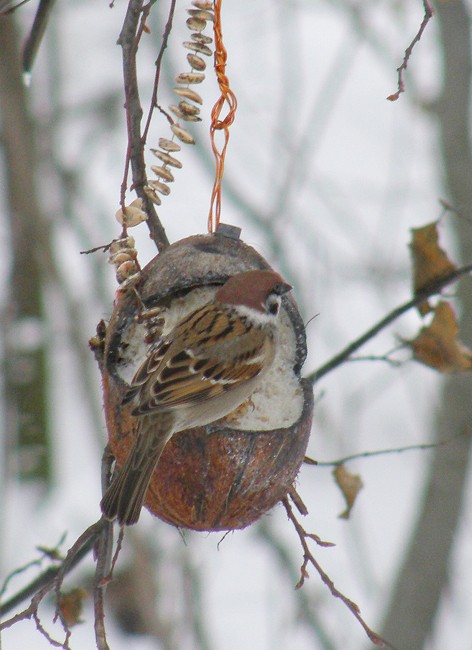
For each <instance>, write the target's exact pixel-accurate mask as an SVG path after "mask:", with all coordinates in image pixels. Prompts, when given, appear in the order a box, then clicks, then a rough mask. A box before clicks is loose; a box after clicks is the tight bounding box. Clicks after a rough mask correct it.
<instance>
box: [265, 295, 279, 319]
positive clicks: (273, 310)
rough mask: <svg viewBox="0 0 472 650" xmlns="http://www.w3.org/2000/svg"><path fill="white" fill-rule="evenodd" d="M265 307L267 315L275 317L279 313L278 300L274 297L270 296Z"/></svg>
mask: <svg viewBox="0 0 472 650" xmlns="http://www.w3.org/2000/svg"><path fill="white" fill-rule="evenodd" d="M266 307H267V311H268V313H269V314H272V316H277V314H278V313H279V307H280V299H279V298H276V297H275V296H270V297H269V299H268V300H267V304H266Z"/></svg>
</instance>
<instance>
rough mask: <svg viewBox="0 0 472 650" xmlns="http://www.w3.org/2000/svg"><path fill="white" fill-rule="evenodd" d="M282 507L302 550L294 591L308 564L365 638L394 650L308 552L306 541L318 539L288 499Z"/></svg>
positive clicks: (303, 580)
mask: <svg viewBox="0 0 472 650" xmlns="http://www.w3.org/2000/svg"><path fill="white" fill-rule="evenodd" d="M282 503H283V506H284V508H285V510H286V512H287V516H288V518H289V519H290V521H291V522H292V524H293V526H294V528H295V530H296V532H297V535H298V537H299V539H300V543H301V545H302V548H303V564H302V566H301V568H300V572H301V578H300V580H299V581H298V583H297V585H296V586H295V589H300V587H302V586H303V583H304V582H305V579H306V578H308V571H307V567H308V565H309V564H311V565H312V566H313V567H314V568H315V569H316V571H317V573H318V575H319V576H320V578H321V580H322V581H323V582H324V584H325V585H326V586H327V587H328V589H329V590H330V592H331V594H332V595H333V596H334V597H335V598H339V599H340V600H341V601H342V602H343V603H344V605H346V607H347V608H348V609H349V611H350V612H351V613H352V614H353V616H354V617H355V618H356V619H357V620H358V621H359V623H360V624H361V626H362V627H363V628H364V630H365V632H366V634H367V636H368V637H369V639H370V640H371V641H372V643H374V644H375V645H377V646H384V647H387V648H391V649H392V650H395V648H394V646H392V645H391V644H390V643H388V642H387V641H385V639H382V638H381V637H380V636H379V635H378V634H377V633H376V632H374V631H373V630H371V628H370V627H369V626H368V625H367V623H366V622H365V621H364V619H363V618H362V616H361V613H360V610H359V607H358V605H356V603H355V602H354V601H352V600H350V599H349V598H348V597H347V596H345V595H344V594H343V593H342V592H341V591H339V589H338V588H337V587H336V586H335V584H334V582H333V581H332V580H331V578H330V577H329V576H328V574H327V573H326V572H325V571H324V570H323V568H322V567H321V565H320V564H319V563H318V562H317V560H316V559H315V556H314V555H313V553H312V552H311V551H310V548H309V546H308V542H307V540H308V539H311V540H314V541H315V542H316V543H317V544H319V543H320V541H319V539H318V537H317V536H316V535H313V534H312V533H307V532H306V530H305V529H304V528H303V526H302V525H301V524H300V522H299V521H298V519H297V517H296V516H295V514H294V512H293V510H292V507H291V505H290V503H289V500H288V497H285V498H284V499H282ZM322 545H323V546H326V545H327V544H326V543H322Z"/></svg>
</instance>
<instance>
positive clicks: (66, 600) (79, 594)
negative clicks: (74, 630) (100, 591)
mask: <svg viewBox="0 0 472 650" xmlns="http://www.w3.org/2000/svg"><path fill="white" fill-rule="evenodd" d="M86 597H87V592H86V591H85V589H80V587H76V588H75V589H71V590H70V591H68V592H65V593H61V595H60V596H59V602H58V606H59V611H60V613H61V619H62V620H63V621H64V623H65V624H66V625H67V627H72V626H73V625H77V623H82V620H81V619H80V615H81V614H82V606H83V601H84V598H86Z"/></svg>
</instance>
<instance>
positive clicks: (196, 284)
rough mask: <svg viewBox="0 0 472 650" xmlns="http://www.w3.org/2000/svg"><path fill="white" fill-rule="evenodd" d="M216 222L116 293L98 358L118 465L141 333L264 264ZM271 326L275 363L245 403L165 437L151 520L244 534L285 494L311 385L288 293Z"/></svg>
mask: <svg viewBox="0 0 472 650" xmlns="http://www.w3.org/2000/svg"><path fill="white" fill-rule="evenodd" d="M222 226H223V225H222ZM222 226H220V229H219V230H218V231H217V233H216V234H210V235H195V236H192V237H188V238H186V239H183V240H181V241H178V242H176V243H174V244H172V245H171V246H169V247H168V248H166V249H165V250H164V251H163V252H162V253H160V254H159V255H157V256H156V257H154V258H153V259H152V260H151V261H150V262H149V263H148V264H147V265H146V266H145V267H144V268H143V269H142V271H141V272H140V273H139V275H138V279H137V281H136V282H135V283H134V284H132V285H130V286H129V287H128V288H127V289H125V290H119V291H118V293H117V297H116V300H115V306H114V311H113V314H112V317H111V320H110V322H109V324H108V326H107V327H106V330H105V332H104V334H103V336H104V340H103V345H102V348H101V353H100V354H99V355H97V356H98V357H99V365H100V370H101V374H102V381H103V393H104V407H105V416H106V422H107V429H108V437H109V447H110V449H111V452H112V454H113V456H114V457H115V459H116V463H117V464H118V465H119V466H121V465H122V464H123V463H124V461H125V459H126V458H127V455H128V453H129V451H130V449H131V447H132V444H133V441H134V436H135V426H136V417H134V416H132V415H131V410H132V405H128V404H123V399H124V397H125V395H126V393H127V390H128V387H129V381H130V380H131V378H132V376H133V375H134V372H135V370H136V368H137V367H138V366H139V365H140V363H141V362H142V360H143V358H144V355H145V354H146V349H147V345H146V342H147V340H148V339H149V337H152V338H154V339H155V337H156V336H159V335H162V334H164V335H165V334H166V333H167V332H168V331H169V329H171V328H172V327H173V325H175V323H176V322H177V321H178V320H180V319H181V318H183V316H184V315H185V314H187V313H189V312H190V311H192V310H194V309H196V308H197V307H198V306H200V305H201V304H204V303H206V302H208V301H210V300H211V299H212V297H213V295H214V293H215V292H216V290H217V287H218V286H220V285H221V284H224V282H225V281H226V280H227V279H228V278H229V277H230V276H232V275H234V274H236V273H240V272H241V271H247V270H251V269H270V268H271V267H270V266H269V264H268V263H267V262H266V261H265V260H264V258H263V257H261V255H259V253H257V252H256V251H255V250H254V249H253V248H252V247H250V246H248V245H247V244H245V243H243V242H242V241H241V240H239V239H237V238H235V236H234V232H233V231H232V230H228V229H227V228H226V230H225V228H224V227H222ZM279 321H280V324H279V333H278V336H279V344H278V352H277V355H276V358H275V360H274V362H273V365H272V368H271V370H270V372H269V373H268V374H267V375H266V377H265V378H264V381H263V382H262V385H260V386H258V387H257V388H256V390H255V391H254V393H253V394H252V395H251V397H250V399H249V400H248V402H247V403H245V404H243V405H242V406H241V407H239V408H238V409H236V411H235V412H233V413H231V414H230V415H229V416H227V417H226V418H224V419H222V420H219V421H217V422H214V423H211V424H210V425H207V426H206V427H198V428H194V429H190V430H187V431H181V432H179V433H176V434H174V436H173V437H172V438H171V440H170V441H169V442H168V444H167V445H166V447H165V449H164V452H163V454H162V456H161V458H160V460H159V463H158V465H157V467H156V470H155V472H154V474H153V477H152V479H151V484H150V486H149V489H148V493H147V496H146V500H145V507H146V508H147V509H148V510H149V511H150V512H151V513H152V514H153V515H155V516H157V517H159V518H160V519H162V520H164V521H166V522H168V523H170V524H172V525H174V526H178V527H183V528H190V529H193V530H200V531H221V530H232V529H238V528H244V527H246V526H248V525H249V524H251V523H253V522H254V521H256V520H257V519H258V518H259V517H260V516H261V515H262V514H264V513H265V512H267V511H268V510H270V509H271V508H273V507H274V506H275V505H276V504H277V503H278V502H279V501H280V500H281V499H283V498H284V497H285V496H286V495H287V493H288V492H289V491H291V490H292V489H293V485H294V482H295V479H296V477H297V474H298V471H299V469H300V466H301V464H302V462H303V459H304V456H305V451H306V447H307V444H308V439H309V435H310V428H311V420H312V412H313V389H312V385H311V383H310V382H309V381H306V380H304V379H302V378H301V377H300V371H301V368H302V365H303V362H304V360H305V357H306V340H305V328H304V325H303V322H302V320H301V317H300V314H299V312H298V310H297V306H296V303H295V300H294V299H293V297H292V296H291V294H289V295H288V296H284V298H283V302H282V310H281V316H280V319H279Z"/></svg>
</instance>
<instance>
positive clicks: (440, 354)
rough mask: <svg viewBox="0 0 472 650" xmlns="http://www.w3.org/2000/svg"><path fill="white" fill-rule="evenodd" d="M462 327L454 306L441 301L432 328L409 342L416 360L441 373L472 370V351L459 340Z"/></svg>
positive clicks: (421, 332)
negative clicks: (458, 336) (458, 321)
mask: <svg viewBox="0 0 472 650" xmlns="http://www.w3.org/2000/svg"><path fill="white" fill-rule="evenodd" d="M458 331H459V328H458V326H457V320H456V316H455V314H454V311H453V309H452V307H451V305H450V304H449V303H447V302H444V301H441V302H439V303H438V304H437V306H436V307H435V309H434V318H433V320H432V322H431V325H429V326H427V327H422V328H421V330H420V333H419V334H418V336H417V337H416V338H415V339H413V340H411V341H407V343H408V345H409V346H410V347H411V349H412V350H413V356H414V358H415V359H416V360H417V361H419V362H420V363H424V364H425V365H427V366H430V368H434V369H435V370H438V371H439V372H444V373H452V372H464V371H469V372H470V371H471V370H472V352H471V351H470V350H469V349H468V348H466V347H465V346H464V345H462V343H460V342H459V341H458V340H457V334H458Z"/></svg>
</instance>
